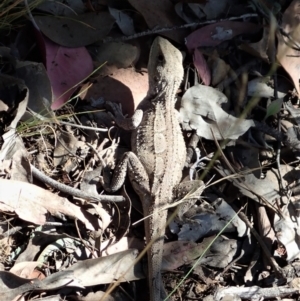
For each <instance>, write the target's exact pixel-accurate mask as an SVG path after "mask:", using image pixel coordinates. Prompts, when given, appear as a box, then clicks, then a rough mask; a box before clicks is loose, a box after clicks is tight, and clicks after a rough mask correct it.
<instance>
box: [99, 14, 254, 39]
mask: <svg viewBox="0 0 300 301" xmlns="http://www.w3.org/2000/svg"><path fill="white" fill-rule="evenodd" d="M253 17H258V14H245V15H242V16H239V17H232V18H228V19H220V20H210V21H205V22H195V23H189V24H184V25H180V26H172V27H165V28H159V29H155V30H147V31H143V32H139V33H136V34H134V35H132V36H128V37H127V36H123V37H119V38H111V37H109V38H106V39H103V41H102V42H103V43H110V42H120V41H128V40H133V39H136V38H140V37H144V36H149V35H152V34H156V33H162V32H167V31H172V30H177V29H184V28H190V27H194V26H202V25H208V24H213V23H217V22H222V21H229V20H230V21H233V20H240V19H245V18H253Z"/></svg>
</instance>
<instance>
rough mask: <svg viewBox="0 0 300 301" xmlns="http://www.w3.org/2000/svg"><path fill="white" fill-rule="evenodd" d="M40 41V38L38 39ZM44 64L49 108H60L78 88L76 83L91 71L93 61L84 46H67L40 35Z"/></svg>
mask: <svg viewBox="0 0 300 301" xmlns="http://www.w3.org/2000/svg"><path fill="white" fill-rule="evenodd" d="M40 42H41V40H40ZM42 43H43V45H42V46H43V48H44V50H45V56H46V59H45V61H46V62H45V64H46V69H47V74H48V76H49V79H50V82H51V86H52V90H53V103H52V106H51V108H52V109H53V110H56V109H58V108H60V107H61V106H62V105H63V104H64V103H65V102H66V101H68V100H69V98H70V96H71V95H72V94H73V93H74V91H75V90H76V89H77V88H78V84H79V83H80V82H81V81H82V80H83V79H85V78H86V77H87V76H89V74H91V72H92V71H93V61H92V58H91V56H90V55H89V53H88V51H87V50H86V48H85V47H78V48H67V47H63V46H60V45H58V44H56V43H54V42H52V41H51V40H49V39H48V38H47V37H45V36H43V37H42Z"/></svg>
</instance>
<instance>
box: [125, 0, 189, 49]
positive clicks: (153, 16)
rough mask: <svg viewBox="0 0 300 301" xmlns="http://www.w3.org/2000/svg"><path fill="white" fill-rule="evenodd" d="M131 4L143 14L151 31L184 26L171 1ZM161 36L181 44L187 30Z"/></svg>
mask: <svg viewBox="0 0 300 301" xmlns="http://www.w3.org/2000/svg"><path fill="white" fill-rule="evenodd" d="M129 3H130V4H131V5H132V6H133V7H134V8H135V9H137V10H138V11H139V12H140V13H141V15H142V16H143V17H144V19H145V21H146V23H147V25H148V26H149V28H150V29H154V28H155V27H159V28H166V27H172V26H175V25H182V21H181V19H180V18H179V17H178V16H177V14H176V13H175V9H174V7H173V4H172V2H171V1H170V0H152V1H148V0H129ZM161 35H162V36H165V37H167V38H169V39H172V40H173V41H176V42H178V43H181V42H183V39H184V37H185V35H186V30H185V29H184V30H182V29H180V30H172V31H168V32H162V33H161Z"/></svg>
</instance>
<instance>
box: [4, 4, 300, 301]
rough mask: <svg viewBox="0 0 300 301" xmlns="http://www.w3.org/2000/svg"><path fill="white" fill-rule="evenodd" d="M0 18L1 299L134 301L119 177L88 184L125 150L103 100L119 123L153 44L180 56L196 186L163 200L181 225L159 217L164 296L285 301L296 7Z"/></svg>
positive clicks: (136, 215)
mask: <svg viewBox="0 0 300 301" xmlns="http://www.w3.org/2000/svg"><path fill="white" fill-rule="evenodd" d="M0 8H1V11H2V12H3V13H1V16H3V15H4V16H5V17H6V20H7V22H8V23H7V24H3V25H0V39H1V47H0V54H1V62H0V64H1V75H0V95H1V97H0V112H1V114H0V122H1V127H0V137H1V139H0V159H1V160H0V175H1V178H0V212H1V214H0V217H1V223H0V239H1V244H0V246H1V248H0V251H1V252H0V254H1V256H0V258H1V261H0V268H1V269H0V286H1V289H0V291H1V293H0V299H1V300H20V298H21V297H23V298H24V299H25V300H31V299H39V298H44V297H46V298H52V299H53V300H59V298H66V299H70V298H75V297H74V296H75V295H77V297H76V299H78V300H79V299H80V300H90V299H89V298H92V299H93V298H94V300H95V299H97V300H116V299H117V298H120V297H121V298H122V300H127V299H128V300H130V299H129V296H131V297H132V298H133V296H137V299H142V298H144V299H145V298H146V299H147V298H148V296H149V295H148V294H147V289H148V288H147V285H146V281H145V280H142V279H144V278H145V277H146V276H145V275H146V273H145V272H144V269H143V266H144V264H143V260H141V257H142V251H143V249H144V245H145V243H144V229H143V222H141V220H142V218H143V216H142V213H141V212H142V208H141V201H140V200H139V199H138V197H137V195H136V194H135V193H134V191H133V189H132V187H131V185H130V183H129V181H127V182H126V184H125V186H124V187H123V188H122V189H121V191H119V192H118V194H117V195H108V194H107V193H106V192H105V191H103V188H102V187H101V185H100V177H101V176H103V170H102V166H103V162H105V164H106V165H107V164H109V165H111V168H112V169H114V168H115V167H116V166H117V162H118V161H119V159H120V158H121V156H122V154H124V153H125V152H126V151H128V150H130V133H128V132H124V131H123V130H121V129H120V128H118V127H117V126H116V124H115V122H114V118H113V116H112V114H111V112H110V106H109V105H107V104H106V102H108V101H113V102H117V103H120V104H121V107H122V110H123V113H124V114H126V115H127V116H131V115H132V114H133V112H134V109H135V108H136V107H137V105H138V104H139V102H140V101H141V100H142V99H143V98H144V97H145V96H146V95H147V90H148V75H147V69H146V66H147V61H148V57H149V49H150V46H151V43H152V41H153V38H154V37H155V36H157V35H162V36H164V37H166V38H168V39H169V40H170V41H171V42H172V43H173V44H174V45H175V46H176V47H177V48H179V49H180V50H181V51H182V53H183V54H184V61H183V66H184V67H185V70H186V72H185V77H184V81H183V83H182V86H181V90H180V91H178V100H177V104H176V108H177V109H178V111H179V118H180V120H181V123H182V129H183V132H184V135H185V138H186V142H187V149H188V158H187V162H190V164H189V165H187V166H186V168H185V169H184V171H183V181H184V180H185V179H187V178H191V179H195V180H196V181H195V183H199V179H201V180H203V181H204V182H205V183H206V188H205V190H204V192H202V195H201V196H200V195H199V193H195V194H194V195H193V192H192V191H191V192H190V193H187V194H186V195H183V196H179V199H177V200H174V202H175V203H176V204H179V211H180V212H181V214H180V216H179V214H178V216H176V207H175V208H174V207H172V204H170V206H169V207H170V208H165V210H167V209H169V212H170V215H171V213H172V214H173V220H172V221H171V223H170V224H169V225H166V235H165V244H164V258H163V263H162V271H163V272H165V273H163V277H164V283H165V288H166V290H167V291H168V292H171V291H172V290H173V292H172V297H171V298H173V299H172V300H177V299H179V298H181V299H183V300H188V299H195V298H197V299H199V300H206V301H207V300H225V299H226V298H227V300H228V298H229V299H230V300H233V299H234V298H235V300H258V299H259V300H265V299H268V300H277V298H284V297H287V298H289V299H288V300H298V298H299V289H298V284H297V283H298V279H299V273H300V261H299V259H300V249H299V247H298V246H299V235H300V234H299V233H300V230H299V223H300V219H299V213H298V211H299V210H298V207H299V197H298V196H299V171H298V170H299V149H300V147H299V145H300V144H299V139H300V138H299V137H300V135H299V129H298V123H299V112H298V111H299V91H300V88H299V72H298V69H299V55H298V54H299V45H298V44H299V43H298V36H299V35H297V33H298V31H299V1H295V0H293V1H292V0H280V1H279V0H276V1H273V2H272V3H271V2H267V1H262V0H257V1H252V0H251V1H247V0H245V1H238V0H227V1H214V0H207V1H202V0H197V1H184V2H183V1H170V0H164V1H140V0H139V1H135V0H126V1H110V0H104V1H101V4H99V2H96V1H81V0H78V1H55V2H53V1H45V2H43V3H40V2H39V1H36V0H32V1H28V3H27V1H15V3H14V5H10V2H9V1H7V0H5V1H3V3H2V4H0ZM28 11H30V14H28ZM16 16H17V17H16ZM28 20H30V21H28ZM28 33H29V35H30V37H29V35H28ZM110 41H111V42H110ZM208 154H212V155H211V156H208ZM205 158H206V159H205ZM195 185H196V184H195ZM187 198H192V199H193V200H194V205H193V206H187V205H186V204H187V203H185V202H186V199H187ZM182 208H185V209H186V210H184V211H183V209H182ZM174 217H175V218H174ZM134 283H136V285H134ZM66 287H68V290H65V289H64V288H66Z"/></svg>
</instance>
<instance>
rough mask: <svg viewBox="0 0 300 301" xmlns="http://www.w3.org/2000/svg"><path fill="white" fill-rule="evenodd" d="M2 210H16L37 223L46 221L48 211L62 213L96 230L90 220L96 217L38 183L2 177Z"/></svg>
mask: <svg viewBox="0 0 300 301" xmlns="http://www.w3.org/2000/svg"><path fill="white" fill-rule="evenodd" d="M0 210H1V211H4V212H5V211H7V212H15V213H16V214H17V215H18V216H19V217H20V218H21V219H23V220H25V221H28V222H32V223H34V224H37V225H43V224H44V223H45V222H46V216H47V214H48V212H49V213H50V214H52V215H53V216H56V217H58V218H61V214H64V215H67V216H69V217H70V218H72V219H78V220H80V221H82V222H83V223H84V224H85V226H86V227H87V229H89V230H95V229H94V227H93V225H92V224H91V222H90V221H89V220H88V219H87V218H86V216H88V217H89V218H90V220H94V221H95V218H94V217H93V216H92V215H90V214H88V213H87V212H83V210H82V209H81V208H80V207H78V206H76V205H74V204H72V203H71V202H69V201H68V200H67V199H66V198H62V197H60V196H58V195H56V194H54V193H52V192H50V191H48V190H45V189H43V188H40V187H38V186H36V185H32V184H29V183H23V182H18V181H12V180H3V179H0Z"/></svg>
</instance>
